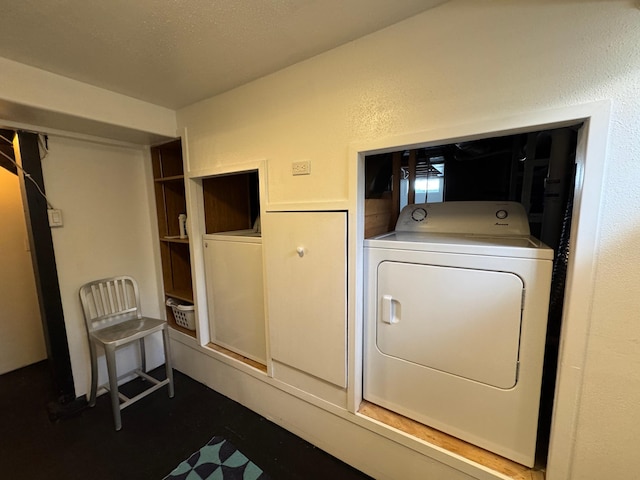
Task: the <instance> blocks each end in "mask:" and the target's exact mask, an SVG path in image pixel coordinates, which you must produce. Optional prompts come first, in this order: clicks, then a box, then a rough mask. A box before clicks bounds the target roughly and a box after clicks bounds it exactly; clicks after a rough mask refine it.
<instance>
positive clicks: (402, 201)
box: [363, 124, 582, 467]
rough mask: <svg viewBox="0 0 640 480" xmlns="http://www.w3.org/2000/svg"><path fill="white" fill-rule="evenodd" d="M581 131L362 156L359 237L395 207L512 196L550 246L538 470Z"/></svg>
mask: <svg viewBox="0 0 640 480" xmlns="http://www.w3.org/2000/svg"><path fill="white" fill-rule="evenodd" d="M581 128H582V124H576V125H572V126H567V127H562V128H554V129H545V130H533V129H532V131H528V132H524V133H518V134H511V135H504V136H487V137H486V138H480V139H477V138H474V139H473V140H468V141H459V142H455V143H444V142H443V143H442V144H433V143H431V144H428V145H425V146H420V147H414V146H412V147H411V148H409V147H408V148H400V149H397V150H396V151H386V152H384V153H376V154H372V155H368V156H367V157H366V158H365V172H364V174H365V187H364V196H365V201H364V207H365V208H364V237H365V239H367V238H372V237H376V236H379V235H382V234H384V233H387V232H393V231H394V230H395V227H396V222H397V220H398V216H399V214H400V211H401V210H402V208H403V207H404V206H406V205H408V204H414V203H435V202H455V201H497V202H502V201H512V202H518V203H521V204H522V205H523V206H524V209H525V211H526V215H527V218H528V221H529V227H530V232H531V235H533V236H534V237H536V238H538V239H540V240H542V242H544V243H545V244H546V245H548V246H549V247H551V248H552V249H553V251H554V260H553V274H552V286H551V296H550V306H549V317H548V327H547V338H546V350H545V359H544V373H543V382H542V389H541V390H542V392H541V402H540V405H541V406H540V415H539V428H538V455H537V457H538V458H537V461H536V465H537V466H538V467H540V466H544V464H546V452H547V449H548V439H549V431H550V424H551V416H552V408H553V392H554V388H555V378H556V370H557V355H558V345H559V336H560V326H561V325H560V324H561V319H562V305H563V300H564V288H565V277H566V267H567V263H568V260H569V255H570V248H569V247H570V230H571V228H570V227H571V217H572V210H573V194H574V190H575V185H576V149H577V144H578V137H579V133H580V129H581ZM365 368H366V367H365ZM370 407H371V406H370V404H366V405H365V406H364V407H363V408H367V409H370Z"/></svg>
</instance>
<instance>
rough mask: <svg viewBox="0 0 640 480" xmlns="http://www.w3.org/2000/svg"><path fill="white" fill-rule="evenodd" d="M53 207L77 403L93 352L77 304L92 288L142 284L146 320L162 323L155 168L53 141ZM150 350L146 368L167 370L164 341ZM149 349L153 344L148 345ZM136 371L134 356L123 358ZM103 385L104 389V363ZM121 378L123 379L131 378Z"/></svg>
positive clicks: (107, 150)
mask: <svg viewBox="0 0 640 480" xmlns="http://www.w3.org/2000/svg"><path fill="white" fill-rule="evenodd" d="M42 168H43V173H44V183H45V188H46V192H47V196H48V197H49V201H50V202H51V203H52V204H53V206H54V207H55V208H59V209H61V210H62V216H63V220H64V226H63V227H60V228H53V229H52V231H51V233H52V237H53V245H54V250H55V255H56V262H57V268H58V278H59V281H60V293H61V296H62V307H63V311H64V317H65V325H66V329H67V339H68V342H69V351H70V354H71V365H72V369H73V379H74V382H75V388H76V395H77V396H80V395H82V394H84V393H86V392H87V391H88V385H89V384H88V382H89V380H90V364H89V347H88V343H87V337H86V331H85V326H84V319H83V316H82V309H81V306H80V300H79V297H78V290H79V289H80V286H81V285H82V284H84V283H86V282H89V281H91V280H96V279H99V278H105V277H112V276H116V275H131V276H133V277H134V278H136V280H137V281H138V284H139V286H140V295H141V302H142V312H143V314H145V315H148V316H156V317H157V316H159V315H162V314H163V313H162V311H161V305H162V299H161V298H160V288H161V282H162V275H161V273H160V270H159V265H158V263H159V262H158V261H157V258H159V252H158V247H157V244H158V242H157V241H156V239H157V233H156V232H155V229H156V228H157V227H156V224H155V216H153V215H152V214H151V212H153V211H154V209H155V204H154V203H153V191H152V180H151V173H150V168H151V160H150V159H149V156H148V152H147V151H146V149H143V148H123V147H118V146H109V145H102V144H98V143H93V142H87V141H81V140H74V139H68V138H62V137H49V154H48V155H47V156H46V157H45V158H44V159H43V161H42ZM153 340H154V341H153V345H152V346H150V347H149V348H148V349H147V352H148V355H149V358H150V360H149V362H148V366H149V367H154V366H157V365H159V364H161V363H163V361H164V360H163V356H162V342H161V337H160V336H156V337H154V339H153ZM147 345H149V343H147ZM122 357H123V358H122V360H123V362H122V363H119V368H122V369H127V370H131V369H132V368H133V367H134V366H135V365H136V363H135V362H136V361H137V349H129V350H128V351H127V352H126V353H124V354H123V355H122ZM101 369H102V371H101V377H100V382H105V381H106V373H105V372H106V371H105V370H104V365H103V362H101ZM127 370H124V371H127Z"/></svg>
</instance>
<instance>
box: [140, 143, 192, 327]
mask: <svg viewBox="0 0 640 480" xmlns="http://www.w3.org/2000/svg"><path fill="white" fill-rule="evenodd" d="M151 161H152V165H153V179H154V184H155V185H154V186H155V194H156V211H157V215H158V231H159V234H160V257H161V259H162V276H163V281H164V292H165V297H166V298H165V300H166V299H167V298H174V299H176V300H180V301H181V302H182V303H184V302H186V303H190V304H193V283H192V277H191V260H190V252H189V239H188V238H180V225H179V222H178V216H179V215H180V214H183V213H184V214H186V213H187V202H186V197H185V187H184V172H183V165H182V142H181V140H180V139H177V140H174V141H172V142H169V143H165V144H163V145H158V146H155V147H151ZM167 320H168V321H169V324H170V325H171V326H172V327H174V328H175V329H177V330H180V331H181V332H184V333H187V334H189V335H192V336H194V337H195V335H196V332H195V331H194V330H189V329H186V328H184V327H181V326H180V325H178V324H177V323H176V319H175V317H174V315H173V310H172V309H171V308H170V307H167Z"/></svg>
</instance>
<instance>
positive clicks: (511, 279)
mask: <svg viewBox="0 0 640 480" xmlns="http://www.w3.org/2000/svg"><path fill="white" fill-rule="evenodd" d="M364 252H365V275H366V289H365V332H366V333H365V337H366V338H365V362H364V398H365V399H366V400H368V401H370V402H372V403H375V404H378V405H380V406H383V407H385V408H388V409H390V410H392V411H395V412H397V413H399V414H402V415H405V416H407V417H410V418H412V419H414V420H417V421H419V422H421V423H424V424H426V425H429V426H431V427H433V428H436V429H439V430H441V431H443V432H446V433H449V434H451V435H453V436H456V437H458V438H460V439H463V440H466V441H468V442H470V443H473V444H475V445H478V446H480V447H483V448H485V449H487V450H490V451H492V452H495V453H497V454H499V455H502V456H504V457H507V458H509V459H512V460H514V461H516V462H519V463H521V464H523V465H527V466H533V463H534V457H535V447H536V434H537V421H538V409H539V402H540V388H541V378H542V365H543V358H544V348H545V335H546V325H547V315H548V312H547V310H548V305H549V290H550V283H551V271H552V260H553V251H552V250H551V249H550V248H549V247H547V246H545V245H544V244H542V243H541V242H540V241H539V240H537V239H535V238H533V237H531V236H530V232H529V224H528V221H527V216H526V213H525V211H524V208H523V207H522V205H520V204H518V203H513V202H448V203H447V202H445V203H437V204H416V205H408V206H407V207H405V208H404V209H403V210H402V212H401V214H400V217H399V219H398V222H397V225H396V231H395V232H393V233H388V234H385V235H381V236H378V237H375V238H371V239H367V240H365V241H364Z"/></svg>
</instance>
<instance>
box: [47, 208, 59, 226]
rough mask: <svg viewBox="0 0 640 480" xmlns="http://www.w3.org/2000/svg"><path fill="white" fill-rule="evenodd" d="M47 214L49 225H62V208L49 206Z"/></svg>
mask: <svg viewBox="0 0 640 480" xmlns="http://www.w3.org/2000/svg"><path fill="white" fill-rule="evenodd" d="M47 215H49V226H50V227H61V226H62V210H58V209H56V208H50V209H48V210H47Z"/></svg>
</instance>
